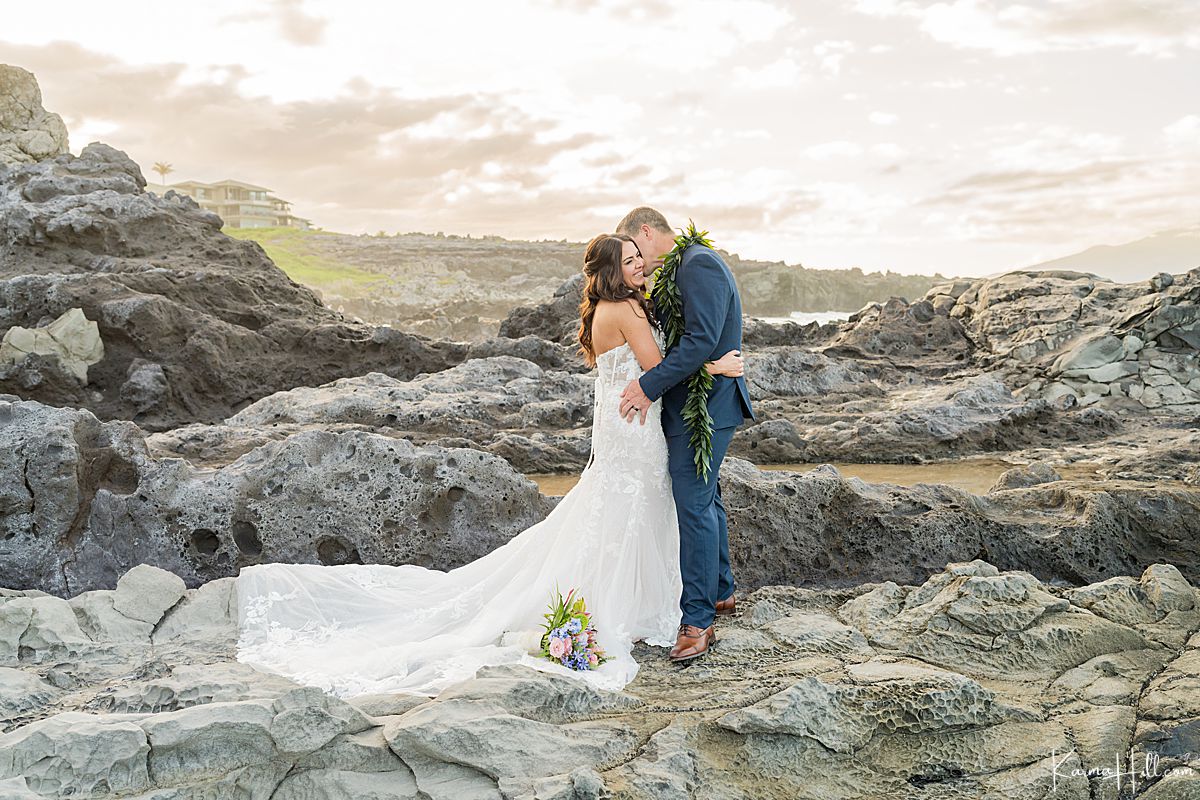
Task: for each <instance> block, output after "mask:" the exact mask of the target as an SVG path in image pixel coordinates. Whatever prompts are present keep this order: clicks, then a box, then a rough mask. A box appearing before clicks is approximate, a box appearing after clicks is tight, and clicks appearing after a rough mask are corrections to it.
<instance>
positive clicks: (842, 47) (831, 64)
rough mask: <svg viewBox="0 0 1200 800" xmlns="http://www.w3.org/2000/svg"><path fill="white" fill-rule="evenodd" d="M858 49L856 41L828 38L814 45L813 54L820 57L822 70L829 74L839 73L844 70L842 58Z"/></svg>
mask: <svg viewBox="0 0 1200 800" xmlns="http://www.w3.org/2000/svg"><path fill="white" fill-rule="evenodd" d="M855 50H856V48H855V46H854V42H851V41H847V40H845V39H841V40H826V41H823V42H818V43H817V44H815V45H813V55H815V56H816V57H817V58H818V59H820V65H821V71H822V72H824V73H826V74H828V75H837V74H839V73H840V72H841V71H842V59H844V58H845V57H846V56H847V55H849V54H850V53H853V52H854V51H855Z"/></svg>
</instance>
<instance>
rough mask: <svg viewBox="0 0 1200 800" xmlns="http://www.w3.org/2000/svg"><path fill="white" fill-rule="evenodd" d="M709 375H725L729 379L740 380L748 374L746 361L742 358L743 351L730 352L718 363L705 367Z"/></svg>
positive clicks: (712, 362) (710, 363)
mask: <svg viewBox="0 0 1200 800" xmlns="http://www.w3.org/2000/svg"><path fill="white" fill-rule="evenodd" d="M704 368H705V369H707V370H708V374H709V375H724V376H726V377H728V378H740V377H742V375H744V374H745V373H746V359H744V358H742V351H741V350H730V351H729V352H728V353H726V354H725V355H723V356H721V357H720V358H718V359H717V360H716V361H709V362H708V363H706V364H705V365H704Z"/></svg>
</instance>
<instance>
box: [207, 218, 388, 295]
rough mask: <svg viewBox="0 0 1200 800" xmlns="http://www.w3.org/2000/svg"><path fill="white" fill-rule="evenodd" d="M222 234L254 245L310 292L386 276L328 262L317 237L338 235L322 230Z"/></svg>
mask: <svg viewBox="0 0 1200 800" xmlns="http://www.w3.org/2000/svg"><path fill="white" fill-rule="evenodd" d="M221 232H222V233H224V234H225V235H227V236H229V237H231V238H234V239H242V240H252V241H255V242H258V243H259V245H261V246H262V249H263V250H266V251H267V256H269V257H270V259H271V260H272V261H274V262H275V265H276V266H278V267H279V268H280V269H281V270H283V271H284V272H286V273H287V276H288V277H289V278H291V279H292V280H294V281H295V282H296V283H302V284H304V285H305V286H310V287H312V288H314V289H321V290H329V289H345V288H349V287H348V286H347V284H350V285H353V286H355V287H365V286H368V285H370V284H373V283H378V282H379V281H382V280H386V278H387V276H385V275H380V274H379V273H376V272H369V271H367V270H364V269H359V268H358V267H355V266H353V265H351V264H347V263H344V262H340V261H337V260H335V259H331V258H330V257H329V256H328V254H326V253H324V252H322V250H321V248H320V247H319V246H318V240H319V239H321V237H336V236H340V235H341V234H337V233H329V232H326V231H302V230H297V229H296V228H229V227H226V228H222V229H221Z"/></svg>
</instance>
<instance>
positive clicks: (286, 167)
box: [0, 42, 668, 238]
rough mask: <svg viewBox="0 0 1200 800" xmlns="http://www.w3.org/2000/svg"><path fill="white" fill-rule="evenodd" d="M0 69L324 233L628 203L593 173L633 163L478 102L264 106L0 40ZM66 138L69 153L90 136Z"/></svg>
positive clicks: (174, 75) (465, 98) (124, 145)
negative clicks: (573, 175)
mask: <svg viewBox="0 0 1200 800" xmlns="http://www.w3.org/2000/svg"><path fill="white" fill-rule="evenodd" d="M0 61H3V62H9V63H16V64H21V65H22V66H24V67H25V68H27V69H29V70H31V71H32V72H33V73H34V74H35V75H36V76H37V78H38V80H39V82H40V84H41V86H42V89H43V95H44V96H45V98H46V106H47V108H48V109H49V110H52V111H58V112H59V113H61V114H62V115H63V117H64V120H65V121H66V122H67V126H68V129H69V130H70V129H74V130H75V131H76V132H77V133H78V132H80V131H85V132H87V131H90V132H91V133H94V134H101V135H103V139H104V141H105V142H106V143H108V144H111V145H113V146H115V147H118V148H120V149H122V150H124V151H126V152H127V153H129V155H130V156H131V157H132V158H133V159H134V160H135V161H137V162H138V163H140V164H142V165H143V166H144V168H147V169H148V167H149V165H150V164H152V163H153V162H155V161H169V162H171V163H173V164H174V166H175V172H174V174H173V175H172V176H171V177H172V179H174V180H186V179H189V178H190V179H197V180H204V181H212V180H219V179H222V178H226V177H233V178H238V179H241V180H246V181H250V182H252V183H258V184H262V185H265V186H268V187H270V188H271V189H272V190H274V191H275V192H276V194H277V195H278V196H280V197H284V198H285V199H287V200H289V201H291V202H292V203H293V207H294V209H295V211H296V213H297V214H299V215H301V216H306V217H310V218H313V219H314V223H315V224H318V225H321V226H324V227H327V228H330V229H336V230H347V231H356V230H362V229H369V230H377V229H379V228H388V229H398V230H414V229H425V230H432V229H446V230H456V231H462V232H495V231H513V233H514V235H538V234H542V233H545V234H549V233H555V232H558V231H562V230H564V229H572V230H578V229H579V228H580V227H581V226H583V225H587V224H591V223H589V222H588V219H589V217H594V215H592V214H591V209H592V208H594V207H596V206H599V205H603V204H605V203H609V202H614V201H616V200H618V199H624V198H628V197H629V193H628V188H629V187H628V184H626V185H623V186H617V185H615V184H614V183H613V182H611V181H609V180H607V179H606V176H613V177H617V176H622V175H624V176H625V177H628V175H629V174H630V173H629V170H630V169H631V168H633V167H635V166H637V165H638V160H637V159H636V158H632V159H631V158H629V157H628V156H625V155H623V154H621V153H619V152H614V151H612V149H611V148H608V147H607V146H606V145H604V144H602V143H600V142H598V140H597V137H595V136H594V135H591V134H587V133H578V132H575V133H571V132H565V131H562V130H560V129H559V127H558V125H557V123H555V122H554V121H552V120H547V119H544V118H541V117H538V116H536V115H533V114H530V113H528V112H525V111H523V110H521V109H518V108H516V107H513V106H511V105H509V104H508V103H506V102H505V101H504V100H503V99H502V98H498V97H493V96H487V95H479V96H476V95H450V96H444V97H422V98H412V97H405V96H403V95H402V94H400V93H398V92H396V91H394V90H391V89H386V88H380V87H376V86H374V85H372V84H371V83H369V82H368V81H366V80H363V79H358V80H355V81H350V82H348V83H347V84H346V86H345V87H344V90H343V92H342V93H341V94H340V95H338V96H336V97H333V98H329V99H314V100H306V101H296V102H279V103H275V102H271V101H270V100H268V99H266V98H262V97H252V96H245V95H243V94H241V93H240V92H239V91H238V88H237V82H238V81H239V80H240V79H241V78H242V77H243V75H242V74H241V73H239V71H238V70H236V69H234V70H231V71H230V73H229V76H228V77H226V78H224V79H222V80H217V81H212V82H203V81H201V82H192V83H185V82H184V81H183V76H184V73H185V72H186V71H187V70H186V68H185V67H184V65H182V64H167V65H154V66H132V65H129V64H125V63H123V62H121V61H120V60H118V59H116V58H113V57H111V56H107V55H103V54H99V53H95V52H93V51H89V50H86V49H84V48H82V47H80V46H78V45H75V44H72V43H65V42H56V43H53V44H50V45H47V46H44V47H26V46H20V45H11V44H4V43H0ZM114 109H121V113H120V114H119V115H117V114H115V113H114ZM101 121H103V122H101ZM89 126H90V127H89ZM71 143H72V149H73V150H74V151H75V152H78V151H79V150H80V149H81V148H82V147H83V146H84V145H86V144H87V143H88V141H84V140H82V138H81V137H80V136H78V135H77V136H74V137H72V139H71ZM585 155H586V156H590V157H591V158H592V159H593V160H597V161H596V163H601V164H603V166H600V167H593V168H591V169H585V168H583V167H578V168H577V169H579V170H581V171H582V172H583V174H584V175H585V180H584V182H583V184H582V185H575V186H574V187H573V188H572V189H570V190H566V189H555V188H550V187H551V186H552V180H551V178H552V177H553V176H552V175H551V174H550V173H551V172H552V171H554V170H555V169H564V168H566V166H565V165H573V164H574V162H576V161H582V160H583V157H584V156H585ZM642 172H643V173H644V174H646V175H649V174H650V170H649V169H648V168H646V167H645V165H642ZM152 177H153V176H152ZM667 182H668V181H667V179H666V178H664V179H663V180H662V181H661V183H662V184H663V185H666V184H667ZM646 188H647V189H648V190H650V189H653V182H652V181H651V182H650V185H647V186H646ZM605 224H606V225H607V224H608V223H607V222H605ZM561 235H562V234H561V233H557V235H556V236H555V238H557V237H558V236H561Z"/></svg>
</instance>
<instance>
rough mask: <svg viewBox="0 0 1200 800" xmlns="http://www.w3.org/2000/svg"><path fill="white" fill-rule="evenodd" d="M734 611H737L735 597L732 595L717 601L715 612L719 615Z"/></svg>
mask: <svg viewBox="0 0 1200 800" xmlns="http://www.w3.org/2000/svg"><path fill="white" fill-rule="evenodd" d="M735 611H737V599H736V598H735V597H734V596H733V595H729V597H726V598H725V599H724V600H718V601H717V613H718V614H720V615H721V616H727V615H729V614H732V613H733V612H735Z"/></svg>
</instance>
